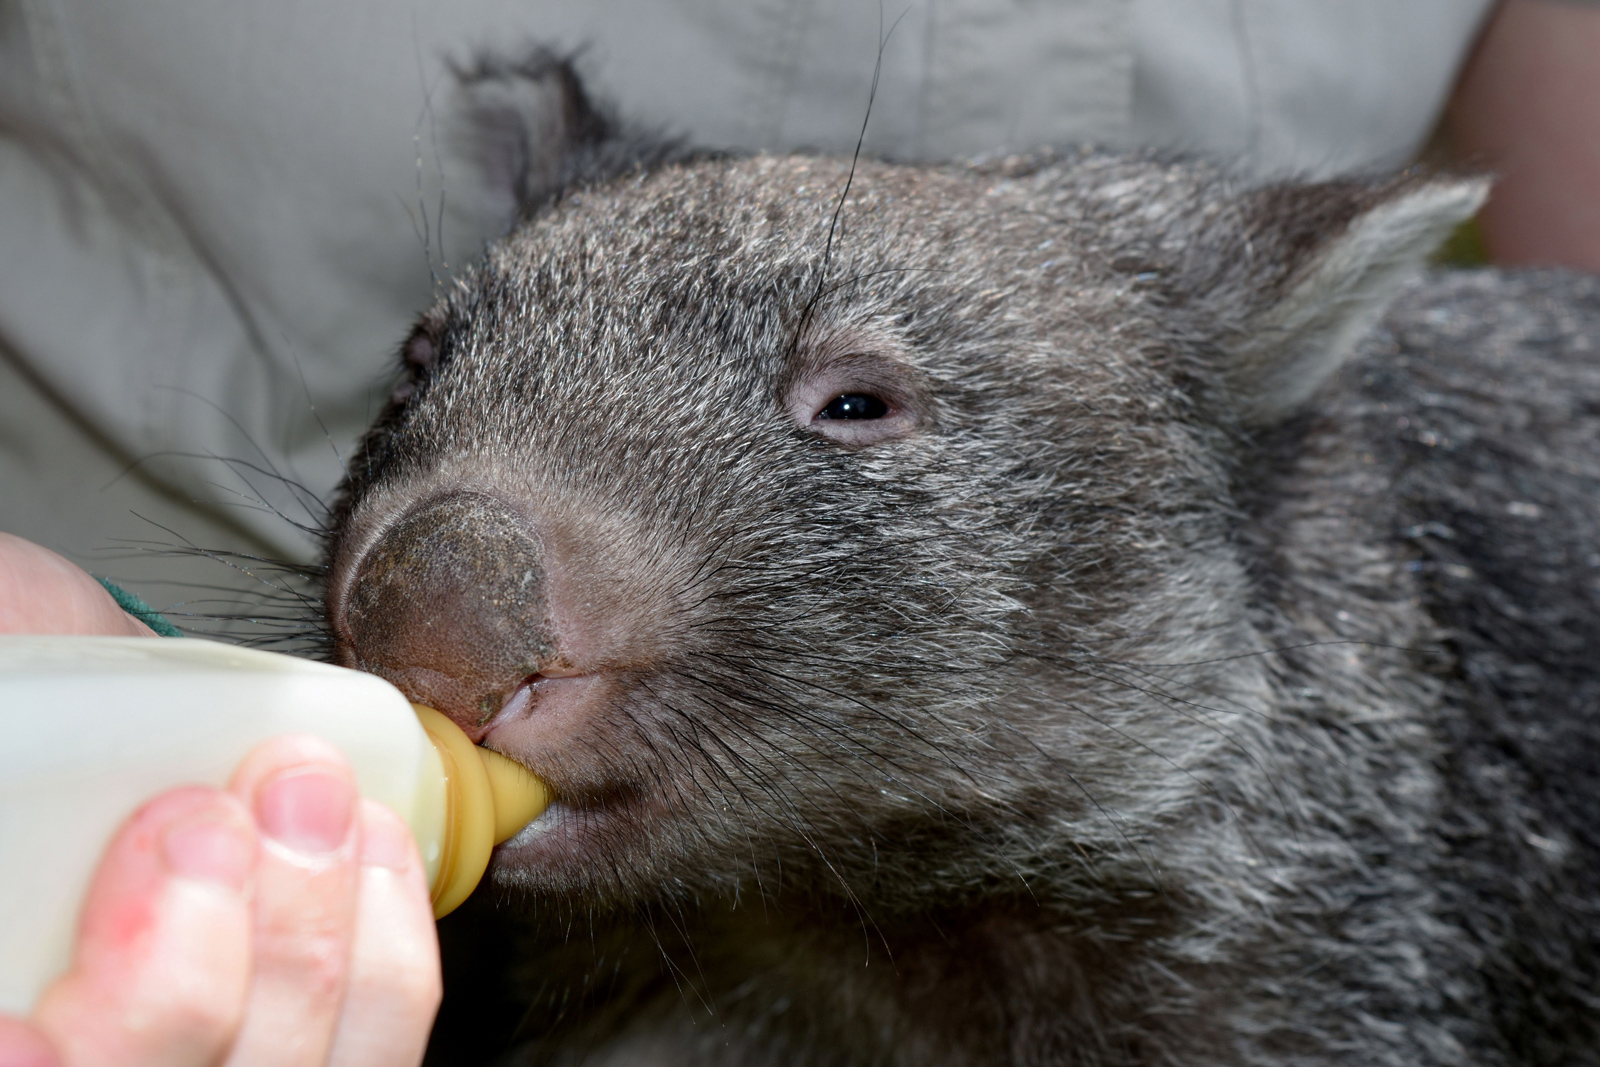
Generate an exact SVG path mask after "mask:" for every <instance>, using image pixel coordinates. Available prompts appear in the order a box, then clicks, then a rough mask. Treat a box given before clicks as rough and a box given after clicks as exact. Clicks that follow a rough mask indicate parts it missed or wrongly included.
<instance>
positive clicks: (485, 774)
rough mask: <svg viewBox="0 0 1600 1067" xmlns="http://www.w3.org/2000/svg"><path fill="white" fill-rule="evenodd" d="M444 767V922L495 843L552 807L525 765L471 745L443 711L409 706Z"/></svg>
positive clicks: (438, 895) (437, 914)
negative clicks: (415, 714) (413, 710)
mask: <svg viewBox="0 0 1600 1067" xmlns="http://www.w3.org/2000/svg"><path fill="white" fill-rule="evenodd" d="M411 706H412V708H413V709H415V710H416V713H417V718H418V719H419V720H421V722H422V729H423V730H424V731H425V732H426V733H427V735H428V740H430V741H432V742H433V747H434V748H435V749H436V750H438V753H439V762H440V763H441V764H443V765H444V778H445V812H444V833H443V841H442V846H443V847H442V850H441V855H440V859H439V869H438V873H437V874H435V875H434V879H433V885H432V887H431V888H432V894H433V917H434V918H436V919H439V918H443V917H444V916H446V915H448V914H449V913H450V912H452V911H454V910H455V909H456V907H457V906H458V905H459V904H460V903H461V902H462V901H463V900H466V899H467V897H468V896H469V895H470V894H471V893H472V891H473V889H475V888H476V887H477V885H478V882H479V880H480V879H481V878H483V872H484V871H485V870H487V869H488V867H489V853H490V852H491V851H492V850H493V849H494V846H495V845H498V844H499V843H500V842H502V841H505V840H508V839H509V838H511V837H513V836H514V835H515V834H516V833H517V832H518V831H520V830H521V829H522V828H523V827H524V826H526V825H528V823H530V822H532V821H533V820H534V819H535V818H537V817H538V816H539V813H540V812H542V811H544V809H545V808H546V807H548V806H549V804H550V790H549V788H548V787H547V786H546V785H545V784H544V783H543V782H541V781H540V780H539V779H538V778H536V777H534V775H533V774H532V773H531V772H529V771H528V769H527V768H526V767H524V766H523V765H522V764H520V763H518V762H517V761H516V760H512V759H507V758H506V757H505V756H502V755H500V753H498V752H491V751H490V750H489V749H486V748H479V747H478V746H477V745H474V744H473V743H472V741H471V740H470V739H468V737H467V735H466V734H465V733H463V732H462V730H461V727H459V726H457V725H456V724H455V722H454V721H453V720H452V719H450V718H449V717H448V716H446V715H444V714H443V713H442V712H439V711H435V710H434V709H433V708H430V707H426V706H424V705H422V704H413V705H411Z"/></svg>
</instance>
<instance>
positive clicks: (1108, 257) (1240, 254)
mask: <svg viewBox="0 0 1600 1067" xmlns="http://www.w3.org/2000/svg"><path fill="white" fill-rule="evenodd" d="M463 84H464V86H465V87H466V91H467V92H468V94H469V99H475V100H477V101H478V103H479V104H480V105H481V109H480V115H479V117H480V118H482V119H484V121H483V122H482V123H481V124H480V126H479V128H480V129H481V130H488V131H489V133H488V134H486V135H485V137H486V140H485V141H484V142H483V145H482V146H483V148H484V151H485V152H487V153H489V154H491V155H493V154H494V153H495V152H498V153H499V155H498V156H495V158H496V159H498V160H499V163H498V169H499V172H500V173H502V174H505V175H507V176H508V189H509V193H508V195H512V194H514V195H516V196H518V197H519V198H520V199H521V201H522V202H523V203H524V204H525V205H526V206H527V208H528V217H527V219H526V221H525V222H523V223H522V224H521V225H520V226H519V228H518V229H516V230H515V232H513V233H512V234H511V235H510V236H508V237H507V238H506V239H505V240H503V241H502V242H500V243H499V244H497V245H495V246H493V247H491V248H490V249H489V250H488V251H487V254H486V256H485V258H484V261H483V262H482V264H481V265H479V266H478V267H476V268H475V269H473V270H472V271H470V272H469V273H467V274H466V276H465V277H464V278H463V279H462V280H461V281H459V282H458V283H457V284H456V285H455V286H454V288H453V289H452V290H451V291H450V292H449V293H448V294H447V295H446V296H445V297H444V298H443V299H441V300H440V302H439V303H438V304H437V305H436V306H435V307H434V308H432V309H431V310H429V311H428V312H427V313H426V314H424V315H423V316H422V318H421V320H420V322H419V323H418V325H417V327H416V329H415V332H414V333H413V334H412V336H411V338H410V340H409V341H407V342H406V344H405V346H404V347H403V350H402V362H403V365H404V371H405V374H404V377H403V379H402V380H401V382H400V384H399V385H398V386H397V387H396V389H395V391H394V394H393V397H392V401H391V403H390V404H389V405H388V408H387V410H386V411H384V413H383V414H382V416H381V418H380V419H379V420H378V422H377V424H376V425H375V426H374V427H373V429H372V430H371V431H370V433H369V434H368V435H367V437H366V438H365V440H364V441H363V442H362V444H361V446H360V448H359V450H358V452H357V455H356V457H355V460H354V462H353V463H352V464H351V468H352V474H351V477H350V479H349V480H348V482H347V484H346V485H345V487H344V489H343V492H342V497H341V501H340V503H339V505H338V507H337V511H336V519H335V522H334V525H333V530H332V537H331V541H330V549H329V579H328V589H327V600H326V610H327V618H328V623H329V626H330V627H331V629H332V631H333V634H334V638H335V642H336V647H335V656H336V658H338V659H339V660H340V661H341V662H344V663H347V664H349V665H352V666H357V667H360V668H363V669H365V670H369V671H374V672H376V673H378V674H381V675H383V676H385V677H387V678H389V679H391V680H393V681H394V682H395V683H396V684H398V685H399V686H400V687H401V688H402V689H403V690H405V691H406V692H407V694H408V695H410V696H411V697H412V698H413V699H416V700H418V701H421V702H426V703H430V704H432V705H434V706H435V707H438V708H440V709H442V710H444V711H445V712H446V713H448V714H449V715H451V716H452V717H454V718H455V719H456V720H457V721H458V722H460V723H461V724H462V725H463V727H465V728H466V729H467V730H468V731H469V733H470V734H471V736H472V737H473V738H474V739H476V740H478V741H480V742H481V743H483V744H486V745H488V746H489V747H491V748H494V749H496V750H498V751H500V752H503V753H505V754H506V755H508V756H511V757H513V758H515V759H517V760H520V761H522V762H523V763H525V764H526V765H527V766H528V767H530V768H532V769H533V770H534V771H535V772H537V773H538V774H539V775H540V776H542V777H543V778H544V779H545V780H546V781H547V782H549V783H550V784H551V786H552V787H553V789H554V792H555V795H556V797H557V800H556V803H555V804H554V805H553V806H552V808H551V809H550V810H549V811H548V812H547V813H546V814H545V815H543V816H541V817H540V818H539V819H538V820H537V821H535V822H534V823H533V824H531V825H530V826H529V827H528V828H527V829H526V830H524V831H523V832H522V833H521V834H519V835H518V836H516V837H515V838H514V839H512V840H511V841H510V842H509V843H507V844H506V845H504V846H502V847H501V848H500V849H499V850H498V852H497V855H496V857H495V860H494V865H493V878H492V887H490V888H487V889H485V890H484V891H482V892H480V894H479V899H478V900H477V901H475V902H474V905H473V906H471V907H469V909H468V913H467V914H466V915H465V916H464V917H462V918H461V919H459V920H449V921H447V922H446V934H447V939H448V937H449V936H450V935H451V934H452V932H453V933H454V935H455V936H456V937H458V938H460V939H461V945H458V946H450V948H451V951H454V952H459V953H461V954H460V955H457V956H454V957H452V962H451V963H450V968H449V974H450V981H451V982H452V983H455V984H453V985H452V987H451V992H450V994H449V996H448V997H447V1002H446V1010H445V1013H444V1016H443V1018H442V1021H441V1024H440V1028H439V1029H438V1031H437V1032H436V1037H435V1043H434V1046H433V1048H432V1051H431V1057H432V1061H433V1062H437V1063H462V1062H473V1061H475V1060H478V1059H484V1058H488V1059H494V1058H499V1057H504V1058H506V1059H507V1060H509V1061H510V1062H516V1063H539V1064H564V1065H565V1064H579V1063H582V1064H593V1065H599V1064H606V1065H620V1064H662V1065H667V1064H674V1065H677V1064H682V1065H689V1064H696V1065H705V1064H725V1065H736V1064H737V1065H745V1064H790V1065H825V1064H826V1065H847V1064H848V1065H857V1064H863V1065H864V1064H883V1065H889V1064H907V1065H910V1064H918V1065H934V1064H939V1065H943V1064H949V1065H956V1064H1191V1065H1192V1064H1219V1065H1220V1064H1233V1065H1237V1064H1363V1065H1374V1064H1393V1065H1396V1067H1398V1065H1406V1067H1417V1065H1424V1064H1463V1063H1472V1064H1557V1063H1560V1064H1573V1063H1594V1062H1600V999H1597V998H1600V960H1597V954H1596V950H1597V947H1600V851H1597V848H1596V845H1597V839H1596V835H1597V829H1596V827H1597V825H1600V822H1597V820H1600V800H1597V794H1596V785H1597V781H1600V773H1597V769H1600V668H1597V666H1596V662H1597V661H1596V659H1593V658H1591V657H1593V656H1595V655H1596V649H1600V539H1597V537H1596V531H1597V530H1600V351H1597V350H1596V349H1597V345H1600V280H1597V279H1594V278H1583V277H1575V276H1570V275H1561V274H1557V273H1522V274H1512V273H1501V272H1497V271H1488V270H1485V271H1478V272H1472V273H1462V274H1456V275H1435V276H1432V277H1431V278H1430V279H1429V280H1428V281H1426V282H1424V283H1423V284H1421V285H1420V286H1413V287H1410V288H1407V287H1406V283H1407V279H1409V278H1411V277H1412V276H1413V275H1415V274H1417V273H1418V272H1419V270H1420V268H1421V265H1422V264H1423V262H1424V260H1425V258H1426V256H1427V255H1428V254H1429V253H1430V252H1431V250H1432V249H1433V248H1434V247H1435V246H1436V245H1437V244H1438V242H1439V241H1440V239H1441V238H1442V237H1443V236H1444V235H1445V234H1446V233H1447V232H1448V231H1450V230H1451V228H1452V227H1454V226H1455V225H1456V224H1457V223H1458V222H1459V221H1460V220H1461V219H1463V218H1465V217H1467V216H1469V215H1470V214H1471V213H1472V212H1473V211H1474V210H1475V208H1476V206H1477V205H1478V204H1479V203H1480V201H1481V199H1482V197H1483V195H1484V183H1483V182H1482V181H1480V180H1478V179H1475V178H1458V177H1447V176H1429V175H1426V174H1408V175H1403V176H1400V177H1397V178H1393V179H1390V180H1385V181H1354V180H1352V181H1335V182H1325V183H1319V184H1279V185H1271V186H1265V187H1260V186H1255V187H1252V186H1248V185H1245V184H1241V183H1239V182H1236V181H1234V180H1233V179H1231V178H1229V176H1228V175H1227V174H1226V173H1225V172H1224V171H1223V170H1220V169H1218V168H1216V167H1212V166H1208V165H1205V164H1201V163H1194V162H1182V161H1173V160H1166V159H1161V158H1157V157H1153V156H1133V157H1129V156H1115V155H1103V154H1097V153H1094V152H1088V151H1083V152H1066V153H1060V152H1058V153H1046V154H1041V155H1038V156H1030V157H1025V158H1010V157H1008V158H1004V159H997V160H991V161H988V162H986V163H976V164H964V165H947V166H923V165H916V166H913V165H895V164H889V163H881V162H872V161H867V160H860V161H854V162H853V161H852V160H849V159H829V158H808V157H802V156H796V157H772V156H753V157H746V158H733V157H713V156H705V157H697V156H695V155H694V154H693V153H691V152H689V151H687V150H684V149H682V148H681V147H678V146H675V145H673V144H671V143H669V142H654V141H651V140H649V139H648V138H643V137H638V136H636V135H634V134H632V133H630V132H629V131H627V130H626V129H625V128H624V127H622V126H620V125H619V124H617V123H616V122H615V121H613V120H611V119H609V118H608V117H607V116H606V115H605V114H604V113H603V112H601V111H600V110H598V109H596V108H595V107H594V106H592V105H591V104H590V102H589V101H588V100H587V98H586V97H585V96H584V93H583V90H582V87H581V86H580V85H579V84H578V82H577V80H576V78H575V77H574V76H573V75H572V72H571V70H570V68H569V67H567V66H566V65H564V64H562V63H560V62H556V61H542V62H529V63H525V64H521V65H516V64H502V65H498V66H496V65H492V64H490V65H483V66H480V67H478V68H476V69H473V70H468V71H464V72H463ZM472 94H477V95H476V96H473V95H472ZM519 108H520V109H522V110H520V111H519ZM497 138H498V140H497ZM491 169H494V168H491ZM1396 298H1398V303H1396V304H1395V306H1394V309H1393V310H1392V311H1391V312H1390V313H1389V314H1388V317H1387V318H1386V319H1385V320H1384V321H1383V322H1382V324H1381V325H1376V324H1377V320H1378V317H1379V315H1380V314H1381V313H1382V312H1383V310H1384V309H1385V307H1387V306H1388V305H1390V304H1391V302H1393V301H1395V300H1396ZM452 923H454V924H456V925H455V926H454V928H453V930H452ZM462 946H465V947H462ZM474 946H475V947H474ZM473 953H476V954H475V955H474V954H473Z"/></svg>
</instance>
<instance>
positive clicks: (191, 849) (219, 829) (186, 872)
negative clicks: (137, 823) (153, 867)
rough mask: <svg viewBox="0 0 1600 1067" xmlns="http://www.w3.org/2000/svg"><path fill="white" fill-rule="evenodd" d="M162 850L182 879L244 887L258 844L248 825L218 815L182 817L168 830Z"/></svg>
mask: <svg viewBox="0 0 1600 1067" xmlns="http://www.w3.org/2000/svg"><path fill="white" fill-rule="evenodd" d="M161 852H162V855H163V856H164V857H165V859H166V863H167V869H168V870H170V871H171V872H172V873H173V874H176V875H178V876H179V877H182V878H194V879H198V880H199V881H203V882H220V883H222V884H223V885H225V886H228V887H229V888H230V889H243V888H244V884H245V882H246V880H247V879H249V877H250V871H251V869H252V868H253V867H254V866H255V862H256V843H255V841H254V840H253V839H252V838H251V836H250V835H249V834H248V833H246V832H245V829H244V827H242V826H240V825H238V824H237V823H235V822H232V821H229V820H227V819H219V818H217V817H215V816H205V815H201V816H197V817H194V818H189V819H182V820H180V821H179V822H177V823H175V824H173V825H172V826H171V827H169V828H168V829H167V832H166V835H165V837H163V838H162V842H161Z"/></svg>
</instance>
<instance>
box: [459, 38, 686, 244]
mask: <svg viewBox="0 0 1600 1067" xmlns="http://www.w3.org/2000/svg"><path fill="white" fill-rule="evenodd" d="M573 61H574V57H573V56H570V55H558V54H556V53H554V52H552V51H549V50H548V49H544V48H534V49H532V50H530V51H528V52H527V53H525V54H523V55H521V56H520V57H517V58H508V57H505V56H501V55H497V54H494V53H488V52H485V53H480V54H478V55H476V56H474V57H473V59H472V61H471V62H470V63H468V64H465V65H456V64H452V65H451V73H452V74H454V75H455V80H456V87H457V90H458V93H457V97H456V100H455V116H454V117H455V119H456V121H454V122H452V123H451V125H450V127H449V129H450V134H451V137H450V139H451V141H452V143H453V146H454V147H455V148H456V149H457V150H459V151H460V152H462V153H463V154H464V155H465V156H466V157H467V158H469V159H471V160H472V161H473V162H474V163H475V164H476V165H477V169H478V173H479V175H480V177H481V178H482V180H483V182H484V183H485V184H486V185H487V186H488V188H489V191H490V193H491V194H492V195H498V196H499V197H501V198H503V200H504V202H506V203H507V204H508V205H509V206H510V207H513V208H514V209H515V212H516V214H517V215H519V216H521V217H524V218H526V217H528V216H529V215H532V214H533V213H535V212H536V211H538V210H539V209H540V208H543V207H544V206H546V205H547V204H549V203H551V202H552V201H554V200H555V199H557V198H558V197H559V196H560V195H561V194H562V192H563V191H565V190H566V189H567V188H569V187H570V186H573V185H576V184H583V183H588V182H594V181H604V180H606V179H608V178H612V177H616V176H618V175H621V174H626V173H628V172H629V171H631V170H635V169H637V168H639V167H643V166H648V165H651V164H654V163H659V162H662V161H665V160H667V159H669V158H679V157H682V156H684V155H686V154H687V153H685V152H684V151H683V149H682V147H681V143H680V142H679V141H677V140H674V139H671V138H666V137H661V136H658V135H655V134H651V133H649V132H646V131H641V130H636V129H632V128H630V127H627V126H625V125H623V124H622V123H620V122H619V121H618V120H617V119H616V118H614V117H613V116H611V115H610V114H608V113H607V112H606V111H605V110H604V109H603V108H601V107H599V106H598V105H596V104H595V103H594V101H593V100H591V99H590V97H589V94H588V93H587V92H586V91H585V89H584V85H583V80H582V79H581V78H580V77H579V76H578V72H577V69H576V68H575V66H574V62H573Z"/></svg>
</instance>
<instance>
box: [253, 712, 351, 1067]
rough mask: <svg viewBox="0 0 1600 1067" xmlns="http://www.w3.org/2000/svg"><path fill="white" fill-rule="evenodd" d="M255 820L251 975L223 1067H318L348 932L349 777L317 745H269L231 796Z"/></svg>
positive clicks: (307, 740) (328, 750)
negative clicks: (258, 846)
mask: <svg viewBox="0 0 1600 1067" xmlns="http://www.w3.org/2000/svg"><path fill="white" fill-rule="evenodd" d="M228 788H229V789H230V790H231V791H232V792H233V793H234V795H235V796H238V797H239V798H241V799H243V800H245V801H246V802H247V803H248V804H249V805H250V808H251V810H252V812H253V813H254V814H255V819H256V826H257V828H258V830H259V832H260V834H261V841H262V847H261V858H260V861H259V863H258V865H257V870H256V911H255V942H254V949H255V974H254V977H253V980H252V983H251V987H250V997H249V1002H248V1004H247V1005H246V1008H245V1019H244V1025H243V1027H242V1028H241V1030H240V1032H239V1037H238V1040H237V1041H236V1042H235V1044H234V1048H233V1051H232V1053H231V1054H230V1056H229V1058H228V1063H229V1064H230V1065H233V1067H258V1065H266V1064H271V1065H272V1067H322V1064H324V1063H325V1062H326V1060H327V1056H328V1051H329V1049H330V1048H331V1047H332V1044H333V1035H334V1030H335V1028H336V1026H337V1024H338V1019H339V1008H340V1003H341V1001H342V1000H343V998H344V988H345V974H346V970H347V967H348V964H349V956H350V941H351V938H352V936H353V934H354V929H355V910H356V892H357V888H358V875H357V861H358V848H359V837H360V834H359V831H358V825H357V820H356V817H355V816H356V811H357V800H358V797H357V794H356V785H355V776H354V775H353V774H352V773H351V771H350V767H349V765H348V764H347V763H346V762H345V760H344V757H343V756H342V755H341V754H340V753H339V750H338V749H336V748H334V747H333V746H332V745H330V744H328V743H327V742H326V741H322V740H320V739H318V738H315V737H308V736H295V737H284V738H278V739H277V740H275V741H269V742H267V743H266V744H264V745H262V746H261V747H260V748H258V749H256V750H255V751H254V752H253V753H251V754H250V755H249V756H247V757H246V758H245V761H244V762H243V763H242V764H240V766H239V770H238V772H237V773H236V774H235V775H234V779H233V781H232V783H230V785H229V787H228Z"/></svg>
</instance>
